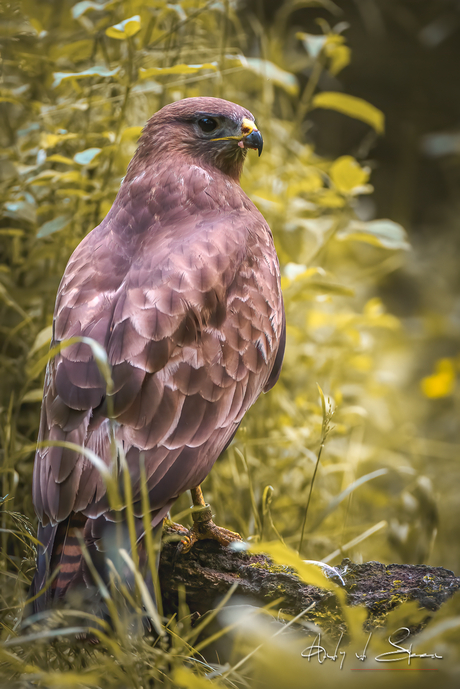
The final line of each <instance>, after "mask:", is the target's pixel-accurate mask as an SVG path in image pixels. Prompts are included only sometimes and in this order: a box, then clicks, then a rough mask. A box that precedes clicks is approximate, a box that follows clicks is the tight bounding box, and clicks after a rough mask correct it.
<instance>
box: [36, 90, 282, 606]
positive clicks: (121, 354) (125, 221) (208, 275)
mask: <svg viewBox="0 0 460 689" xmlns="http://www.w3.org/2000/svg"><path fill="white" fill-rule="evenodd" d="M262 144H263V141H262V136H261V134H260V132H259V130H258V129H257V127H256V125H255V121H254V117H253V115H252V114H251V113H250V112H249V111H248V110H246V109H244V108H242V107H240V106H239V105H235V104H234V103H230V102H228V101H225V100H221V99H217V98H204V97H203V98H186V99H184V100H181V101H178V102H175V103H172V104H170V105H166V106H165V107H164V108H162V109H161V110H160V111H159V112H157V113H156V114H155V115H154V116H153V117H152V118H151V119H150V120H149V121H148V122H147V124H146V126H145V128H144V130H143V132H142V135H141V137H140V140H139V144H138V148H137V150H136V153H135V155H134V157H133V159H132V160H131V163H130V164H129V167H128V170H127V174H126V177H125V178H124V179H123V181H122V184H121V187H120V190H119V192H118V195H117V197H116V199H115V201H114V203H113V206H112V208H111V209H110V211H109V213H108V215H107V217H106V218H105V219H104V220H103V221H102V223H101V224H100V225H99V226H98V227H96V228H95V229H94V230H92V232H90V233H89V234H88V235H87V236H86V237H85V238H84V239H83V241H82V242H81V243H80V244H79V245H78V246H77V248H76V249H75V251H74V253H73V254H72V256H71V257H70V259H69V262H68V264H67V267H66V269H65V272H64V276H63V278H62V280H61V283H60V286H59V291H58V294H57V299H56V306H55V311H54V320H53V337H52V346H55V345H58V344H59V343H62V342H63V341H66V340H68V339H69V338H73V337H77V338H91V339H92V340H94V341H95V342H96V343H98V344H99V345H100V346H102V347H104V349H105V351H106V352H107V357H108V360H109V362H110V367H111V376H112V379H113V386H112V387H111V388H110V389H108V388H107V385H106V382H105V378H104V377H103V376H102V374H101V372H100V370H99V368H98V365H97V361H96V360H95V356H94V348H92V347H91V346H89V345H88V344H87V343H86V342H85V341H81V340H80V341H77V342H74V344H71V345H70V346H67V347H63V348H62V349H61V350H60V351H59V353H58V354H57V355H56V356H54V358H52V359H51V360H50V362H49V364H48V368H47V371H46V376H45V386H44V395H43V404H42V410H41V421H40V430H39V438H38V440H39V445H38V449H37V453H36V457H35V465H34V476H33V502H34V506H35V510H36V513H37V516H38V519H39V527H38V540H39V541H40V542H41V545H40V546H39V550H38V557H37V569H36V573H35V578H34V582H33V586H32V592H33V593H34V594H38V593H39V592H40V591H41V589H42V588H43V587H44V586H45V584H46V581H47V579H48V577H49V576H50V574H51V573H53V572H55V571H56V569H57V568H58V569H59V573H58V575H57V576H56V577H55V578H54V580H53V582H52V585H51V586H48V587H47V588H45V591H44V593H43V594H42V595H40V596H39V597H38V598H37V599H36V600H35V603H34V610H35V611H40V610H43V609H46V608H47V607H49V606H50V605H51V604H53V603H54V602H55V601H57V600H59V599H61V598H62V597H64V595H65V594H66V592H67V591H68V590H69V589H72V588H73V587H76V586H78V585H80V586H81V585H84V584H86V585H88V586H89V585H90V583H91V576H92V574H91V571H92V570H91V568H88V565H87V558H86V559H85V557H82V548H81V543H82V540H81V539H83V540H84V543H85V545H86V548H87V553H89V555H90V557H92V558H93V560H94V562H95V563H96V566H97V568H98V569H100V570H101V571H102V574H101V576H102V578H103V579H104V572H103V570H104V564H103V563H102V565H101V561H100V553H101V552H103V551H104V547H103V542H104V538H105V537H106V536H107V534H109V533H111V525H112V527H113V524H114V523H116V522H117V520H118V521H119V520H120V519H123V507H125V506H126V502H127V500H128V496H126V494H125V493H123V477H122V472H121V471H119V470H118V469H117V457H116V455H115V458H114V453H113V447H114V446H115V447H118V448H119V449H121V450H122V452H123V454H124V456H125V458H126V464H127V466H128V469H129V476H130V479H131V493H132V494H131V497H130V498H129V499H130V501H131V504H132V505H133V510H134V514H135V522H136V523H135V527H136V536H137V538H138V539H139V540H142V536H143V535H144V533H145V528H144V523H145V520H143V507H142V499H141V498H142V492H141V481H142V478H143V477H144V479H145V480H144V482H143V485H144V486H145V490H146V492H147V494H148V500H149V510H150V513H149V515H148V518H149V522H150V524H151V528H152V529H158V528H159V527H160V526H161V524H162V522H163V519H164V517H165V516H166V515H167V513H168V511H169V509H170V507H171V505H172V504H173V503H174V501H175V500H176V499H177V498H178V496H180V495H181V494H182V493H183V492H185V491H186V490H192V497H193V500H194V504H195V505H204V501H203V498H202V494H201V491H200V488H199V486H200V484H201V482H202V481H203V480H204V479H205V478H206V476H207V474H208V473H209V471H210V470H211V467H212V466H213V464H214V462H215V461H216V459H217V458H218V457H219V455H220V454H221V453H222V452H223V450H224V449H225V448H226V447H227V446H228V444H229V443H230V441H231V439H232V438H233V436H234V435H235V433H236V430H237V428H238V425H239V424H240V422H241V419H242V418H243V416H244V414H245V412H246V411H247V410H248V409H249V407H250V406H251V405H252V404H253V403H254V402H255V401H256V399H257V397H258V396H259V394H260V393H261V392H262V391H267V390H269V389H270V388H271V387H272V386H273V385H274V384H275V382H276V380H277V379H278V376H279V373H280V369H281V364H282V359H283V353H284V340H285V318H284V309H283V300H282V294H281V288H280V273H279V264H278V258H277V255H276V251H275V247H274V244H273V238H272V234H271V232H270V228H269V227H268V225H267V223H266V221H265V219H264V218H263V216H262V215H261V214H260V212H259V211H258V210H257V208H256V207H255V206H254V204H253V203H252V202H251V201H250V200H249V198H248V197H247V196H246V194H245V193H244V192H243V190H242V188H241V186H240V184H239V179H240V175H241V172H242V167H243V162H244V159H245V156H246V153H247V149H255V150H258V152H259V155H260V153H261V151H262ZM63 441H64V443H73V444H74V446H75V445H77V446H79V447H80V448H85V451H83V450H82V451H78V449H75V447H74V446H69V445H68V444H67V445H62V444H61V445H60V444H59V443H62V442H63ZM90 451H91V452H93V453H95V454H96V455H97V456H98V457H99V458H100V459H101V460H102V462H104V463H105V464H106V465H107V467H108V468H110V470H111V471H112V473H113V472H115V473H116V472H117V471H119V483H120V491H121V494H122V500H123V499H124V501H125V505H124V506H123V505H122V506H121V507H120V508H119V509H118V510H114V509H112V507H111V505H110V503H109V499H108V495H107V489H106V485H105V483H104V481H103V479H102V477H101V473H100V471H99V470H98V468H97V467H96V466H95V465H94V463H93V462H92V461H90V458H89V457H88V455H89V453H90ZM142 463H143V466H144V467H145V473H143V472H142V471H141V464H142ZM144 494H145V491H144ZM123 496H124V497H123ZM144 506H145V501H144ZM196 526H197V528H195V531H194V533H192V535H191V536H190V539H189V540H190V542H193V541H194V540H196V538H197V537H206V536H211V537H214V538H218V539H220V540H221V541H222V542H224V543H225V542H227V543H228V542H229V541H230V540H231V539H232V538H237V537H238V536H237V535H235V534H233V535H232V532H228V531H226V530H220V529H219V527H217V526H215V525H214V523H213V522H212V520H211V514H210V513H206V510H205V518H204V523H203V519H202V520H201V523H199V524H198V525H196ZM206 527H208V528H206ZM192 531H193V530H192ZM77 536H78V537H77ZM101 544H102V545H101ZM98 557H99V560H98ZM106 575H107V572H106Z"/></svg>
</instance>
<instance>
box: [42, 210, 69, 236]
mask: <svg viewBox="0 0 460 689" xmlns="http://www.w3.org/2000/svg"><path fill="white" fill-rule="evenodd" d="M71 219H72V216H70V215H58V217H57V218H54V220H48V222H45V223H44V224H43V225H42V226H41V227H40V229H39V230H38V232H37V237H38V238H39V239H41V238H42V237H48V235H50V234H54V233H55V232H59V230H62V229H63V228H64V227H65V226H66V225H68V224H69V222H70V221H71Z"/></svg>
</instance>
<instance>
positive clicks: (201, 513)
mask: <svg viewBox="0 0 460 689" xmlns="http://www.w3.org/2000/svg"><path fill="white" fill-rule="evenodd" d="M193 509H194V511H193V512H192V518H193V526H192V528H191V529H185V527H183V526H181V525H180V524H168V526H172V527H173V528H174V530H175V531H178V533H179V534H180V535H181V536H182V538H181V542H180V544H179V546H178V550H179V552H180V553H188V551H189V550H190V548H191V547H192V546H193V545H194V544H195V543H196V542H197V541H204V540H206V539H210V540H213V541H217V542H218V543H220V545H223V546H227V545H229V544H230V543H232V542H233V541H241V540H242V539H241V536H240V534H238V533H235V531H230V530H229V529H224V528H223V527H222V526H217V524H214V522H213V521H212V512H211V508H210V506H209V505H204V506H203V507H201V508H200V509H198V510H197V509H196V508H193ZM176 527H179V528H176Z"/></svg>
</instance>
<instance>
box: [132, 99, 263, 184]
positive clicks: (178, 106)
mask: <svg viewBox="0 0 460 689" xmlns="http://www.w3.org/2000/svg"><path fill="white" fill-rule="evenodd" d="M262 147H263V139H262V135H261V133H260V132H259V130H258V129H257V126H256V124H255V121H254V116H253V115H252V114H251V113H250V112H249V110H246V109H245V108H242V107H241V106H240V105H236V104H235V103H230V102H229V101H226V100H222V99H221V98H185V99H184V100H181V101H177V102H175V103H170V104H169V105H166V106H165V107H164V108H162V109H161V110H159V111H158V112H157V113H155V115H153V117H151V118H150V120H149V121H148V122H147V124H146V126H145V128H144V131H143V133H142V136H141V138H140V140H139V148H138V151H137V154H136V157H137V158H138V159H140V158H141V159H142V160H143V162H144V163H146V164H148V161H149V159H150V161H151V162H152V163H153V162H154V161H155V160H157V159H158V158H159V157H160V156H161V159H162V160H163V161H167V160H168V155H169V156H171V155H173V156H177V155H178V154H179V155H185V156H187V157H189V158H191V159H192V160H193V161H195V162H200V163H201V164H203V163H205V164H206V165H210V166H212V167H215V168H218V169H219V170H221V171H222V172H224V173H226V174H228V175H230V176H231V177H233V178H234V179H239V177H240V175H241V171H242V168H243V163H244V159H245V156H246V152H247V150H248V149H255V150H257V151H258V152H259V155H260V154H261V153H262Z"/></svg>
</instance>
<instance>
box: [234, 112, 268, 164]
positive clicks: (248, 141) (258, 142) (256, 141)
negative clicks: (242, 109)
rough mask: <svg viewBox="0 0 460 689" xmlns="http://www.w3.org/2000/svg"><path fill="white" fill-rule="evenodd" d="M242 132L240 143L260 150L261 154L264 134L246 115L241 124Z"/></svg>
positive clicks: (245, 146)
mask: <svg viewBox="0 0 460 689" xmlns="http://www.w3.org/2000/svg"><path fill="white" fill-rule="evenodd" d="M241 133H242V134H243V137H242V139H241V141H240V142H239V145H241V144H243V146H244V148H253V149H255V150H256V151H258V153H259V156H260V154H261V153H262V149H263V147H264V140H263V139H262V134H261V133H260V132H259V130H258V129H257V127H256V125H255V123H254V122H251V120H248V119H247V118H246V117H245V118H243V122H242V124H241Z"/></svg>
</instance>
